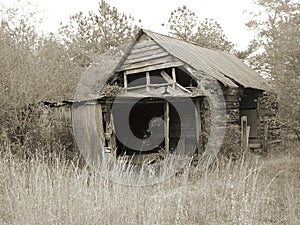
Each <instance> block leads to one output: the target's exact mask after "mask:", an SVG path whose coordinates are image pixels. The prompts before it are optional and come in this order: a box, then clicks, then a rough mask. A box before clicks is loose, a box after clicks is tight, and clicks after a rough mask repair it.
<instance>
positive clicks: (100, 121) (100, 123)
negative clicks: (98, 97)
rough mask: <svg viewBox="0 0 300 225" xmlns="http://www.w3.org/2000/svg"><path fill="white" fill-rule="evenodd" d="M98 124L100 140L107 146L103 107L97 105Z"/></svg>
mask: <svg viewBox="0 0 300 225" xmlns="http://www.w3.org/2000/svg"><path fill="white" fill-rule="evenodd" d="M96 109H97V110H96V115H97V116H96V122H97V128H98V129H97V130H98V134H99V136H100V140H101V142H102V144H103V145H105V137H104V129H103V115H102V105H101V104H97V105H96Z"/></svg>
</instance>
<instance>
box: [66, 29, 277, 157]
mask: <svg viewBox="0 0 300 225" xmlns="http://www.w3.org/2000/svg"><path fill="white" fill-rule="evenodd" d="M105 57H107V56H103V58H102V59H101V62H100V63H99V62H98V63H95V64H94V65H92V67H94V69H92V72H91V73H94V74H96V77H97V84H98V88H99V95H95V96H94V97H90V98H86V99H85V98H84V97H81V99H79V100H78V99H77V100H74V101H69V102H66V103H68V104H69V103H70V104H72V103H74V102H80V104H77V106H76V107H89V105H92V104H97V112H98V118H99V124H98V126H99V127H98V128H99V129H98V131H99V136H100V138H101V140H102V142H103V143H104V144H105V149H106V152H107V153H111V154H115V155H116V156H122V155H126V154H127V155H134V154H137V151H135V150H132V149H130V147H128V146H126V143H123V142H122V141H120V140H119V139H118V138H117V137H116V135H115V134H116V132H117V131H116V130H115V129H116V127H118V126H116V124H115V123H117V122H118V121H116V120H114V118H113V117H114V116H113V114H112V105H113V104H119V107H122V104H123V105H124V106H125V105H126V104H127V101H128V100H129V99H134V98H139V99H142V100H139V102H138V104H135V105H134V107H133V109H132V110H131V114H130V121H129V123H130V128H131V130H132V132H133V134H134V135H135V136H136V137H137V138H140V139H143V138H145V137H147V132H149V121H150V120H151V118H153V117H160V118H162V119H163V124H158V125H157V124H156V125H157V126H163V128H164V134H163V135H164V140H163V141H162V142H161V144H160V145H159V146H157V147H158V149H153V151H150V152H147V153H152V154H154V155H155V154H160V153H161V152H162V151H163V152H164V153H167V152H170V151H172V149H173V148H174V146H173V145H177V144H178V137H179V133H184V135H185V141H184V143H183V146H182V147H183V148H193V147H195V148H196V152H198V153H199V152H201V151H203V149H204V147H205V144H206V143H205V141H206V140H205V138H204V136H205V135H204V134H205V133H206V134H208V135H209V132H210V128H209V127H210V124H211V121H210V120H211V119H213V118H210V116H209V109H210V106H209V104H208V102H207V99H206V97H207V96H206V95H205V93H204V92H203V90H202V89H201V88H200V86H201V84H202V83H203V82H204V80H205V79H207V78H213V79H215V80H216V81H217V82H218V84H219V85H220V87H221V90H222V94H223V96H224V100H225V105H226V116H225V118H224V120H225V122H226V125H227V126H228V127H235V128H237V129H238V130H239V131H241V137H237V138H238V139H239V140H238V141H241V143H243V145H247V146H249V148H250V149H252V150H253V149H263V150H265V149H266V148H267V145H268V144H269V143H272V142H276V141H277V139H278V138H277V137H278V132H279V131H278V129H277V127H276V126H275V125H274V126H273V125H272V124H273V119H272V118H273V117H274V116H276V107H277V106H276V104H275V102H270V101H269V99H270V98H269V96H270V93H271V91H270V87H269V86H268V84H267V81H266V80H265V79H264V78H262V77H261V76H260V75H259V74H257V73H256V72H255V71H253V70H252V69H250V68H249V67H248V66H247V65H245V64H244V63H243V62H242V61H241V60H239V59H238V58H237V57H235V56H234V55H232V54H230V53H227V52H222V51H219V50H213V49H207V48H203V47H201V46H198V45H195V44H192V43H187V42H185V41H182V40H178V39H175V38H171V37H168V36H165V35H161V34H158V33H154V32H151V31H147V30H140V32H139V33H138V34H137V36H136V39H135V40H134V41H133V42H132V43H131V44H130V45H129V46H127V48H126V50H125V51H124V52H123V54H120V56H118V57H116V58H114V59H111V58H110V59H108V58H107V60H110V63H107V62H106V60H105ZM112 62H113V64H114V65H113V66H112V65H111V63H112ZM202 88H203V87H202ZM209 88H210V87H207V89H209ZM100 89H101V91H100ZM120 93H122V96H123V98H121V99H123V102H122V101H121V100H120V98H118V102H114V100H115V97H116V96H117V95H119V94H120ZM166 96H168V97H170V98H173V99H174V100H175V101H178V102H179V101H181V100H182V99H185V98H189V99H192V100H193V103H194V106H195V113H194V115H193V116H192V118H191V120H190V123H191V124H190V126H189V125H188V126H186V127H193V125H195V129H187V130H181V127H180V125H178V123H179V122H178V120H179V118H178V114H177V112H176V110H175V108H174V107H173V106H172V104H169V103H168V102H167V101H165V100H164V98H165V97H166ZM152 122H154V123H155V121H152ZM118 129H119V128H118ZM192 137H193V138H195V137H196V142H193V141H191V140H192ZM189 138H191V139H190V140H189ZM181 144H182V143H181ZM148 155H150V154H148Z"/></svg>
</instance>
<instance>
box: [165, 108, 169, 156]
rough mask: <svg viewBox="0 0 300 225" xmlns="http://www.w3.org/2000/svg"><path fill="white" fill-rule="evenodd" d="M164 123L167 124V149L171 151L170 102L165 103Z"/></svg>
mask: <svg viewBox="0 0 300 225" xmlns="http://www.w3.org/2000/svg"><path fill="white" fill-rule="evenodd" d="M164 125H165V151H166V152H167V153H168V152H169V151H170V140H169V128H170V116H169V102H165V103H164Z"/></svg>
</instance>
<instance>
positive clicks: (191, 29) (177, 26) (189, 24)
mask: <svg viewBox="0 0 300 225" xmlns="http://www.w3.org/2000/svg"><path fill="white" fill-rule="evenodd" d="M197 21H198V18H197V16H196V14H195V13H194V12H193V11H191V10H190V9H188V8H187V7H186V6H185V5H183V6H182V7H178V8H177V9H176V10H173V11H172V12H171V16H170V18H169V20H168V26H169V29H170V34H171V35H173V36H175V37H177V38H179V39H181V40H184V41H193V39H194V34H195V31H196V26H197Z"/></svg>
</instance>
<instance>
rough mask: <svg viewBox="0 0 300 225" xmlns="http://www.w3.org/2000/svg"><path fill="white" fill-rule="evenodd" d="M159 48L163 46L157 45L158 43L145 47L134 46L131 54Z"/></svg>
mask: <svg viewBox="0 0 300 225" xmlns="http://www.w3.org/2000/svg"><path fill="white" fill-rule="evenodd" d="M157 49H161V47H160V46H159V45H157V44H155V45H151V46H147V47H143V48H133V49H132V50H131V51H130V54H137V53H141V52H147V51H151V50H157Z"/></svg>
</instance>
